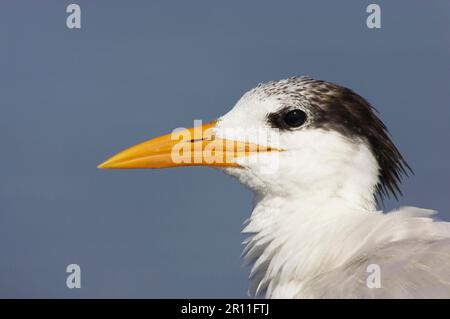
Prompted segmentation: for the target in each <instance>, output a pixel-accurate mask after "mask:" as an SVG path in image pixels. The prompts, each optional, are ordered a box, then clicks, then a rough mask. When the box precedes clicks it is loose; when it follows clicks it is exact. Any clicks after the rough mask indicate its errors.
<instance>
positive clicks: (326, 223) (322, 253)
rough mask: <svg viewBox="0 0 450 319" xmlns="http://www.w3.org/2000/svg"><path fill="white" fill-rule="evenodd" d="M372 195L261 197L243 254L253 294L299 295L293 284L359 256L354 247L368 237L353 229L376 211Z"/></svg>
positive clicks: (248, 227)
mask: <svg viewBox="0 0 450 319" xmlns="http://www.w3.org/2000/svg"><path fill="white" fill-rule="evenodd" d="M343 189H345V187H343ZM351 189H352V191H355V188H351ZM366 189H367V188H366ZM347 191H348V189H347ZM370 191H371V190H370V189H369V190H368V191H367V192H369V193H367V192H366V193H361V189H360V190H359V195H358V196H357V195H355V194H354V193H353V194H352V195H351V196H347V195H346V194H345V191H344V194H342V193H341V192H339V191H337V192H336V191H334V192H329V191H327V190H324V191H323V192H321V196H314V195H313V194H308V193H307V192H300V194H301V195H300V196H296V197H295V198H294V197H279V196H270V195H266V196H264V197H260V196H257V197H256V205H255V208H254V210H253V212H252V215H251V217H250V219H249V220H248V224H247V226H246V227H245V229H244V231H243V232H244V233H247V234H249V235H250V236H249V238H248V239H247V240H246V241H245V242H244V243H245V244H246V247H245V250H244V253H243V255H244V257H245V260H246V262H247V263H248V264H250V265H252V270H251V275H250V278H251V288H250V293H251V294H252V295H266V297H276V296H280V297H283V298H284V297H290V296H291V295H292V294H296V293H298V292H297V291H296V290H293V289H290V288H286V287H289V285H292V281H293V280H294V281H295V282H296V285H295V289H298V287H300V286H301V283H302V282H303V281H307V280H308V279H310V278H313V277H314V276H316V275H317V274H320V273H323V272H326V271H328V270H331V269H333V268H334V267H336V266H337V265H339V264H342V263H344V262H345V261H346V260H348V259H349V258H350V257H351V256H352V255H353V254H354V252H355V249H356V248H355V245H354V243H355V242H360V241H362V240H363V236H364V234H362V233H361V232H353V231H352V229H354V228H355V225H357V224H358V223H359V222H361V221H362V220H363V219H364V218H365V217H366V216H367V215H372V214H374V212H375V210H376V208H375V203H374V201H373V200H372V201H371V200H369V199H370V198H373V194H371V193H370ZM332 193H334V196H332V195H331V194H332ZM324 194H326V195H329V196H328V197H324ZM351 243H353V247H352V244H351ZM286 290H287V291H286ZM280 291H281V292H280Z"/></svg>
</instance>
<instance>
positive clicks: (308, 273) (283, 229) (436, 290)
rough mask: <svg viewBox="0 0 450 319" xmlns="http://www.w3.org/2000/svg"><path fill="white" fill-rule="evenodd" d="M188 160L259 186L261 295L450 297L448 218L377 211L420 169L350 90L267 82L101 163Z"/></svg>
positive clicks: (303, 81) (256, 218)
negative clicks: (198, 120) (216, 114)
mask: <svg viewBox="0 0 450 319" xmlns="http://www.w3.org/2000/svg"><path fill="white" fill-rule="evenodd" d="M249 132H251V133H249ZM260 132H263V133H260ZM262 135H264V136H265V137H264V138H261V136H262ZM267 136H271V138H267ZM186 165H210V166H215V167H218V168H219V169H222V170H224V171H225V172H226V173H227V174H230V175H233V176H235V177H237V178H238V179H239V181H240V182H242V183H243V184H245V185H246V186H248V187H249V188H250V189H252V190H253V191H254V193H255V207H254V210H253V212H252V213H251V216H250V218H249V220H248V222H247V225H246V227H245V229H244V231H243V232H244V233H247V234H248V235H249V237H248V239H247V240H246V241H245V250H244V253H243V256H244V258H245V260H246V261H247V262H248V263H249V264H250V265H251V267H252V268H251V274H250V281H251V287H250V290H249V292H250V294H251V295H254V296H264V297H267V298H422V297H430V298H440V297H447V298H448V297H450V223H447V222H442V221H436V220H435V219H434V218H433V216H432V215H433V214H434V211H431V210H426V209H420V208H414V207H402V208H400V209H398V210H395V211H392V212H389V213H383V212H382V211H379V210H377V203H378V202H379V201H380V200H382V199H383V197H385V196H394V197H397V196H398V195H400V194H401V192H400V189H399V184H400V182H401V179H402V177H404V176H406V175H407V173H408V172H410V168H409V166H408V164H407V163H406V162H405V160H404V159H403V157H402V155H401V154H400V152H399V151H398V150H397V148H396V147H395V145H394V144H393V142H392V140H391V138H390V135H389V133H388V131H387V129H386V127H385V126H384V124H383V123H382V122H381V120H380V119H379V118H378V117H377V115H376V113H375V112H374V110H373V108H372V107H371V105H370V104H369V103H368V102H367V101H366V100H365V99H364V98H362V97H361V96H359V95H358V94H356V93H355V92H353V91H352V90H350V89H348V88H345V87H342V86H339V85H336V84H333V83H329V82H326V81H320V80H315V79H312V78H310V77H292V78H289V79H285V80H281V81H276V82H268V83H264V84H260V85H258V86H257V87H256V88H254V89H252V90H250V91H249V92H247V93H246V94H244V95H243V97H242V98H241V99H240V100H239V101H238V102H237V104H236V105H235V106H234V108H233V109H232V110H231V111H230V112H228V113H227V114H225V115H224V116H222V117H220V118H219V119H218V120H217V121H214V122H211V123H208V124H205V125H202V126H198V127H194V128H191V129H187V130H184V131H178V133H175V135H174V133H172V134H168V135H165V136H162V137H159V138H156V139H152V140H150V141H147V142H144V143H141V144H138V145H136V146H134V147H131V148H129V149H127V150H125V151H123V152H120V153H119V154H117V155H115V156H113V157H112V158H110V159H109V160H107V161H106V162H104V163H103V164H101V165H100V166H99V167H100V168H164V167H172V166H186ZM372 269H374V272H373V273H372ZM375 270H376V271H377V272H376V273H375ZM372 275H376V276H378V277H377V278H376V279H375V281H374V282H372V284H371V282H370V280H372V279H373V278H369V277H370V276H372ZM373 283H375V284H373Z"/></svg>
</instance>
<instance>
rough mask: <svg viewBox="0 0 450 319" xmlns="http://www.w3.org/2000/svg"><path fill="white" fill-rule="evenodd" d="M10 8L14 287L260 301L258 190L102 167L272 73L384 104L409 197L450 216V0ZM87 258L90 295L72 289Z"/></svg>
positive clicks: (65, 293)
mask: <svg viewBox="0 0 450 319" xmlns="http://www.w3.org/2000/svg"><path fill="white" fill-rule="evenodd" d="M69 3H70V2H68V1H14V2H13V1H8V2H7V1H2V2H1V4H0V40H1V45H0V88H1V89H0V152H1V153H0V154H1V156H0V297H64V298H72V297H246V296H247V295H246V291H247V274H248V269H246V268H243V267H242V262H241V259H240V251H241V245H240V243H241V241H242V240H243V236H242V235H240V233H239V232H240V230H241V227H242V222H243V221H244V219H245V218H247V217H248V216H249V213H250V210H251V193H250V192H249V191H247V190H246V189H244V188H243V187H242V186H241V185H239V184H238V183H237V182H236V181H235V180H233V179H231V178H229V177H226V176H225V175H223V174H222V173H220V172H219V171H216V170H213V169H210V168H180V169H179V168H177V169H169V170H161V171H142V170H136V171H101V170H98V169H96V165H97V164H98V163H99V162H101V161H102V160H104V159H105V158H106V157H108V156H109V155H111V154H113V153H115V152H116V151H118V150H121V149H122V148H124V147H128V146H130V145H132V144H134V143H136V142H139V141H142V140H146V139H148V138H150V137H153V136H156V135H159V134H162V133H166V132H169V131H171V130H172V129H173V128H175V127H178V126H184V127H190V126H192V124H193V122H192V120H193V119H203V120H205V121H207V120H211V119H214V118H216V117H217V116H219V115H221V114H223V113H225V112H226V111H227V110H228V109H229V108H231V107H232V106H233V105H234V103H235V102H236V100H237V99H238V98H239V97H240V95H241V94H242V93H243V92H245V91H246V90H248V89H250V88H251V87H253V86H255V85H256V84H257V83H258V82H263V81H267V80H276V79H281V78H286V77H288V76H293V75H305V74H307V75H311V76H314V77H317V78H321V79H325V80H329V81H334V82H337V83H340V84H343V85H346V86H349V87H351V88H353V89H354V90H356V91H357V92H359V93H360V94H361V95H363V96H364V97H366V98H367V99H369V100H370V101H371V102H372V103H373V104H374V105H375V106H376V107H377V108H378V109H379V110H380V112H381V117H382V119H383V120H384V121H385V123H386V124H387V125H388V127H389V128H390V130H391V132H392V134H393V136H394V139H395V141H396V143H397V145H398V147H399V148H400V150H401V151H402V152H403V154H404V156H405V157H406V158H407V160H408V161H409V163H410V164H411V166H412V167H413V168H414V170H415V172H416V175H415V176H414V177H412V178H410V179H409V180H407V181H406V182H405V183H404V186H403V190H404V193H405V196H404V197H403V198H402V199H401V200H400V203H397V202H394V201H388V202H387V205H386V206H387V208H392V207H396V206H399V205H403V204H409V205H416V206H422V207H429V208H434V209H437V210H439V211H441V217H442V218H444V219H447V220H448V219H450V218H449V217H450V191H449V189H450V188H449V186H450V169H449V167H448V166H449V163H450V151H449V145H450V144H449V143H450V142H449V138H450V124H449V122H450V105H449V102H450V89H449V83H450V63H449V57H450V36H449V30H450V2H448V1H427V3H426V4H425V3H424V2H423V1H395V2H394V1H377V3H378V4H380V5H381V8H382V28H381V29H380V30H369V29H368V28H367V27H366V23H365V19H366V17H367V13H366V7H367V5H368V4H369V3H371V2H368V1H339V2H338V1H256V0H254V1H206V0H205V1H162V0H161V1H76V3H78V4H80V5H81V9H82V29H81V30H69V29H67V28H66V25H65V19H66V16H67V14H66V12H65V8H66V6H67V5H68V4H69ZM70 263H77V264H79V265H80V266H81V269H82V288H81V289H72V290H70V289H68V288H67V287H66V284H65V281H66V276H67V274H66V272H65V268H66V266H67V265H68V264H70Z"/></svg>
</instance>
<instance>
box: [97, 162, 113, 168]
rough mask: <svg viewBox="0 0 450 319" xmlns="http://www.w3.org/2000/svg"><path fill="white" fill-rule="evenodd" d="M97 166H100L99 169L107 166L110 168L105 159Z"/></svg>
mask: <svg viewBox="0 0 450 319" xmlns="http://www.w3.org/2000/svg"><path fill="white" fill-rule="evenodd" d="M97 168H100V169H108V168H110V167H109V165H108V161H105V162H103V163H101V164H99V165H97Z"/></svg>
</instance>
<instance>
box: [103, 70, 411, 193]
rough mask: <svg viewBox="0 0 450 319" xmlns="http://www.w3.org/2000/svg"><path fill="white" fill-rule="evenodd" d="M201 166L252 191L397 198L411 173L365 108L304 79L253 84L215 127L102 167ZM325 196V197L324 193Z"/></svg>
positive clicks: (149, 145)
mask: <svg viewBox="0 0 450 319" xmlns="http://www.w3.org/2000/svg"><path fill="white" fill-rule="evenodd" d="M192 165H206V166H214V167H218V168H221V169H223V170H224V171H225V172H226V173H228V174H230V175H233V176H236V177H237V178H238V179H239V180H240V181H241V182H242V183H244V184H245V185H247V186H249V187H250V188H252V189H253V190H255V191H256V192H257V193H260V194H263V195H264V194H266V195H280V196H291V195H293V196H298V195H300V194H303V195H304V196H314V194H317V193H321V195H322V196H325V195H329V196H333V195H336V194H340V195H342V196H347V197H349V198H347V199H349V200H351V197H352V196H353V195H352V194H357V193H360V189H361V188H363V189H366V190H367V192H366V193H367V194H369V195H368V196H367V198H365V200H366V201H372V200H375V199H376V197H377V195H378V198H382V196H383V195H388V196H389V195H393V196H395V197H397V195H398V194H400V190H399V183H400V181H401V177H402V176H403V175H407V171H408V170H410V168H409V166H408V164H407V163H406V162H405V160H404V159H403V157H402V156H401V154H400V153H399V151H398V150H397V148H396V147H395V145H394V144H393V142H392V141H391V139H390V136H389V133H388V131H387V129H386V127H385V126H384V124H383V123H382V122H381V120H380V119H379V118H378V117H377V115H376V113H375V111H374V109H373V108H372V107H371V105H370V104H369V103H368V102H367V101H366V100H365V99H364V98H362V97H361V96H359V95H358V94H356V93H355V92H353V91H352V90H350V89H347V88H345V87H342V86H339V85H336V84H333V83H329V82H326V81H320V80H315V79H312V78H309V77H292V78H289V79H285V80H281V81H276V82H268V83H264V84H260V85H258V86H257V87H256V88H254V89H252V90H250V91H249V92H247V93H245V94H244V95H243V96H242V98H241V99H240V100H239V101H238V102H237V103H236V105H235V106H234V107H233V108H232V109H231V110H230V111H229V112H228V113H226V114H225V115H223V116H222V117H220V118H218V119H217V120H216V121H214V122H211V123H207V124H203V125H199V126H194V127H193V128H190V129H182V130H176V131H174V132H172V133H171V134H167V135H164V136H161V137H158V138H155V139H152V140H149V141H146V142H143V143H140V144H138V145H136V146H133V147H131V148H129V149H126V150H124V151H122V152H120V153H118V154H116V155H114V156H113V157H111V158H110V159H108V160H107V161H105V162H104V163H102V164H100V165H99V167H100V168H107V169H124V168H166V167H175V166H192ZM326 192H328V194H326Z"/></svg>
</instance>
